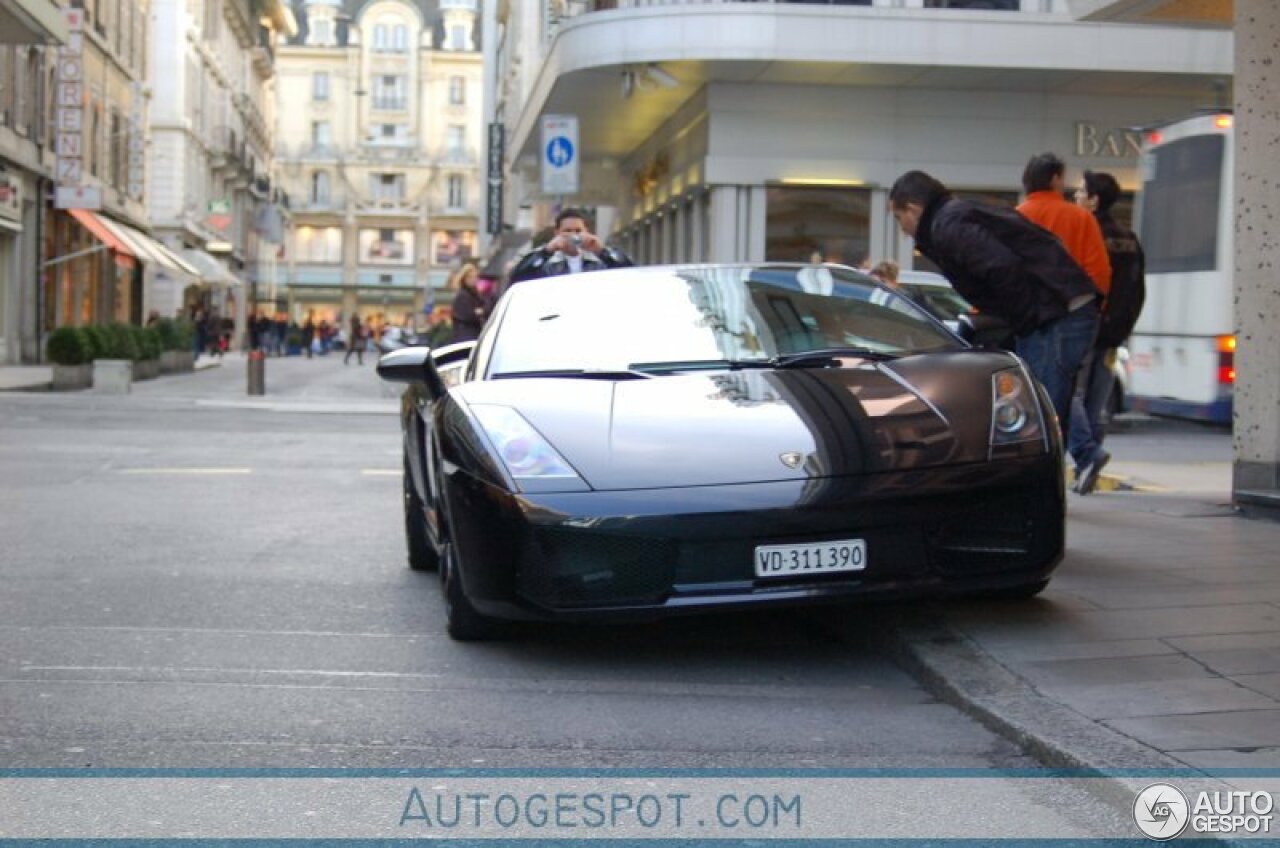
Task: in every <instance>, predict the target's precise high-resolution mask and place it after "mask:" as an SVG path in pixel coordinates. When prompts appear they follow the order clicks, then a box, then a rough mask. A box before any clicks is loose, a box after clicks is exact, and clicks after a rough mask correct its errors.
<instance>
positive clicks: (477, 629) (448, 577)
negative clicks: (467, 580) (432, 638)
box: [442, 542, 507, 642]
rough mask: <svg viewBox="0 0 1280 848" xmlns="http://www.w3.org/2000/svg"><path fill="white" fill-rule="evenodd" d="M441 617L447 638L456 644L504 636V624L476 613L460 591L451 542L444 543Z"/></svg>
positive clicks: (454, 551) (455, 553) (456, 555)
mask: <svg viewBox="0 0 1280 848" xmlns="http://www.w3.org/2000/svg"><path fill="white" fill-rule="evenodd" d="M442 567H443V570H444V574H443V575H442V576H443V577H444V614H445V620H446V625H445V627H446V630H448V633H449V638H451V639H453V640H455V641H457V642H484V641H488V640H491V639H499V638H502V637H503V636H505V635H506V633H507V628H506V623H505V622H503V621H499V620H498V619H496V618H490V617H489V616H487V615H482V614H480V613H479V612H477V611H476V608H475V607H474V606H472V605H471V601H470V599H468V598H467V595H466V593H465V592H464V591H463V590H462V577H461V575H460V574H458V553H457V551H456V550H455V549H454V547H453V543H452V542H445V543H444V556H443V557H442Z"/></svg>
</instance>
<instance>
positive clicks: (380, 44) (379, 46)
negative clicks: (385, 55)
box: [373, 24, 388, 50]
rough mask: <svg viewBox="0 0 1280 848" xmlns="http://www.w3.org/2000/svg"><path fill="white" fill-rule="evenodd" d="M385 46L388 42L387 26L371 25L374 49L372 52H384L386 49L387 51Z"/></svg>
mask: <svg viewBox="0 0 1280 848" xmlns="http://www.w3.org/2000/svg"><path fill="white" fill-rule="evenodd" d="M387 44H388V42H387V25H386V24H374V25H373V49H374V50H386V49H387Z"/></svg>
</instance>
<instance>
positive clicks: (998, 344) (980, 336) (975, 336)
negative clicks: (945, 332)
mask: <svg viewBox="0 0 1280 848" xmlns="http://www.w3.org/2000/svg"><path fill="white" fill-rule="evenodd" d="M956 322H957V324H958V325H959V328H958V330H957V335H959V336H960V338H962V339H964V340H965V341H967V342H968V343H969V344H971V345H973V346H974V347H980V348H988V349H1003V348H1004V347H1005V346H1006V345H1007V344H1008V342H1009V336H1010V335H1011V333H1010V330H1009V325H1008V324H1006V323H1005V322H1004V321H1003V320H1002V319H1000V318H997V317H996V316H994V315H988V314H987V313H985V312H966V313H964V314H963V315H960V316H958V317H957V319H956Z"/></svg>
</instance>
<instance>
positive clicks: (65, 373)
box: [45, 327, 93, 391]
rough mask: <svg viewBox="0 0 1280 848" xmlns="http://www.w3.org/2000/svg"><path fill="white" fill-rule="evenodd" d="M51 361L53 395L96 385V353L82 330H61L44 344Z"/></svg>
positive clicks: (52, 334) (50, 335) (77, 328)
mask: <svg viewBox="0 0 1280 848" xmlns="http://www.w3.org/2000/svg"><path fill="white" fill-rule="evenodd" d="M45 351H46V354H47V355H48V357H49V361H50V362H52V363H53V388H54V391H71V390H75V389H87V388H89V386H90V385H92V384H93V365H92V364H91V361H92V359H93V350H92V347H91V345H90V343H89V339H88V337H87V336H86V334H85V333H84V331H83V330H82V329H80V328H79V327H59V328H57V329H56V330H54V331H53V332H52V333H50V334H49V339H48V341H47V342H46V343H45Z"/></svg>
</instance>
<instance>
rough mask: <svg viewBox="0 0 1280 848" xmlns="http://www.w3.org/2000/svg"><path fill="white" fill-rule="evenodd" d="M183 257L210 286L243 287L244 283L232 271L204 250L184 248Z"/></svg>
mask: <svg viewBox="0 0 1280 848" xmlns="http://www.w3.org/2000/svg"><path fill="white" fill-rule="evenodd" d="M182 255H183V257H184V258H185V259H186V260H187V262H189V263H191V265H193V266H195V268H196V269H197V270H198V271H199V276H200V277H201V278H202V279H203V280H204V281H205V282H206V283H209V284H210V285H213V286H226V287H235V286H243V285H244V281H243V280H241V279H240V278H239V277H237V276H236V275H235V274H233V273H231V269H230V268H228V267H227V266H226V265H223V264H222V263H221V262H219V261H218V260H216V259H214V258H213V257H212V256H210V255H209V254H207V253H205V252H204V251H203V250H197V249H196V248H194V247H187V248H183V250H182Z"/></svg>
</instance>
